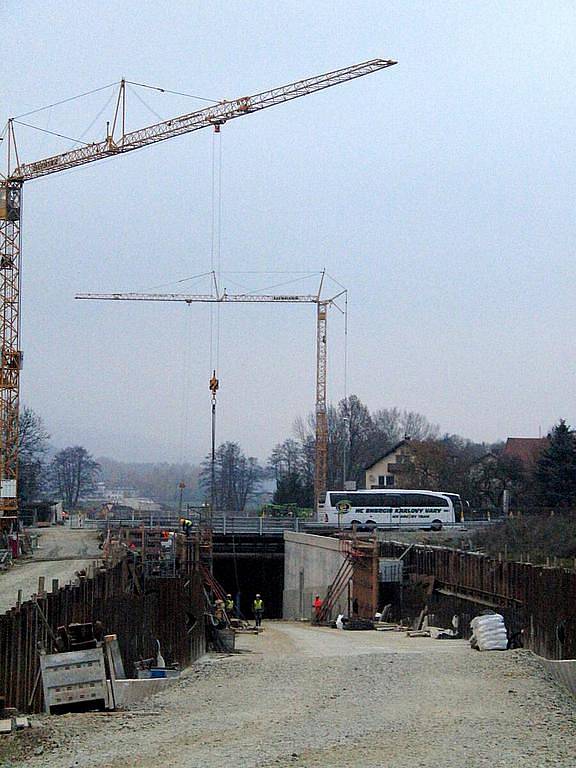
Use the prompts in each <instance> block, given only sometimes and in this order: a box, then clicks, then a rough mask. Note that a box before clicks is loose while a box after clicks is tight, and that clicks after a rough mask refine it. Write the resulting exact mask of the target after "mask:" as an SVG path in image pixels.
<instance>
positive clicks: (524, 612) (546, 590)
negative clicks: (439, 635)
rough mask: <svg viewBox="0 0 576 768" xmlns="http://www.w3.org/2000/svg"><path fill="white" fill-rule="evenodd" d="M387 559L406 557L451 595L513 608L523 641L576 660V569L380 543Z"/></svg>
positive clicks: (413, 569) (412, 568) (411, 569)
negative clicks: (570, 569) (575, 570)
mask: <svg viewBox="0 0 576 768" xmlns="http://www.w3.org/2000/svg"><path fill="white" fill-rule="evenodd" d="M380 553H381V554H382V555H383V556H385V557H400V555H403V558H402V559H403V562H404V568H405V571H407V572H408V573H411V574H415V575H420V576H425V577H432V578H433V579H434V586H435V588H436V590H437V591H440V592H444V594H445V595H446V596H447V597H450V598H452V599H454V598H457V599H461V600H463V601H468V603H469V604H471V603H473V604H475V605H476V613H479V612H480V611H481V610H482V607H483V606H484V607H491V608H498V609H502V611H504V612H506V611H511V612H513V614H514V616H515V617H516V619H517V621H518V622H519V623H520V624H521V627H522V630H523V640H524V644H525V645H526V646H527V647H528V648H530V649H531V650H533V651H535V652H536V653H538V654H539V655H541V656H544V657H546V658H548V659H569V658H576V572H574V571H569V570H565V569H563V568H550V567H547V566H539V565H532V564H530V563H518V562H514V561H506V560H500V559H495V558H492V557H488V556H487V555H483V554H479V553H475V552H464V551H461V550H455V549H448V548H445V547H431V546H423V545H412V546H411V547H409V548H408V549H407V548H406V545H405V544H401V543H399V542H393V541H388V542H381V543H380Z"/></svg>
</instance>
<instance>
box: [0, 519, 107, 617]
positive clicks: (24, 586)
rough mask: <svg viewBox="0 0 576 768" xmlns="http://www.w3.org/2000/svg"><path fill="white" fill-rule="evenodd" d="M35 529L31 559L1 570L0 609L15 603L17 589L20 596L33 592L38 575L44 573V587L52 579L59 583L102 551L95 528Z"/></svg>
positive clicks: (91, 561)
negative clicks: (19, 591) (36, 544)
mask: <svg viewBox="0 0 576 768" xmlns="http://www.w3.org/2000/svg"><path fill="white" fill-rule="evenodd" d="M34 533H38V534H39V535H40V539H39V548H38V549H37V550H34V557H33V559H32V560H29V559H22V560H17V561H15V564H14V565H13V567H12V568H11V569H10V570H9V571H3V572H2V573H0V613H5V612H6V611H7V610H9V609H10V608H11V607H12V606H13V605H14V604H15V603H16V599H17V597H18V590H19V589H21V590H22V599H23V600H27V599H28V598H29V597H30V596H31V595H32V594H34V593H35V592H36V591H37V590H38V578H39V577H40V576H44V578H45V587H46V589H47V590H50V589H51V588H52V579H58V580H59V582H60V585H61V586H62V585H64V584H67V583H68V582H69V581H70V580H71V579H73V578H74V573H75V572H76V571H78V570H80V569H81V568H87V567H88V566H89V564H90V563H93V562H94V559H93V557H94V556H98V555H101V554H102V553H101V551H100V550H99V549H98V534H97V532H96V531H89V530H71V529H70V528H64V527H61V526H56V527H52V528H38V529H37V530H35V531H34Z"/></svg>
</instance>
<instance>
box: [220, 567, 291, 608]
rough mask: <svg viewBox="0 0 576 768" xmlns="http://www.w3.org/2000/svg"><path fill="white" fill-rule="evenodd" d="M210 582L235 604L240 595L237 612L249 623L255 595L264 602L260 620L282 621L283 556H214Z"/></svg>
mask: <svg viewBox="0 0 576 768" xmlns="http://www.w3.org/2000/svg"><path fill="white" fill-rule="evenodd" d="M214 578H215V579H216V580H217V581H218V582H219V583H220V584H221V585H222V587H223V588H224V590H225V591H226V592H229V593H230V594H231V595H232V597H233V598H234V599H235V600H236V594H237V593H238V592H239V593H240V610H241V611H242V614H243V616H244V618H246V619H247V620H249V621H252V620H253V616H252V601H253V600H254V596H255V595H256V594H257V593H259V594H260V595H262V600H263V601H264V619H281V618H282V592H283V590H284V556H283V555H280V554H279V553H278V554H276V555H275V556H274V557H270V556H269V555H268V556H266V555H262V554H256V553H255V554H254V555H252V556H250V557H246V556H245V555H244V556H243V557H241V558H240V557H237V558H234V556H230V555H224V556H222V555H216V556H215V557H214Z"/></svg>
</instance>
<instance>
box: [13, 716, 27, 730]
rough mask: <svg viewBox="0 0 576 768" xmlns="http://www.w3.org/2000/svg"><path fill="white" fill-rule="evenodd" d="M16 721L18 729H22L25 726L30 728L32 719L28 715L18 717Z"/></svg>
mask: <svg viewBox="0 0 576 768" xmlns="http://www.w3.org/2000/svg"><path fill="white" fill-rule="evenodd" d="M14 722H15V725H16V730H17V731H21V730H22V729H23V728H30V720H28V718H27V717H24V716H22V717H17V718H16V719H15V721H14Z"/></svg>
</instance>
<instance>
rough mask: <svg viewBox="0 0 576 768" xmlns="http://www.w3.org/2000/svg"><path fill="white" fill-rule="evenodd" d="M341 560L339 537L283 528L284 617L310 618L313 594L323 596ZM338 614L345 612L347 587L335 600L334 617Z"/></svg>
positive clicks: (346, 612)
mask: <svg viewBox="0 0 576 768" xmlns="http://www.w3.org/2000/svg"><path fill="white" fill-rule="evenodd" d="M343 561H344V555H343V554H342V552H341V549H340V541H339V540H338V539H332V538H330V537H328V536H315V535H313V534H310V533H293V532H292V531H285V532H284V592H283V608H282V616H283V618H285V619H310V618H311V617H312V613H313V609H312V601H313V600H314V596H315V595H316V594H319V595H320V597H321V598H322V599H324V598H325V597H326V592H327V591H328V587H329V586H330V585H331V584H332V582H333V581H334V577H335V576H336V574H337V573H338V570H339V569H340V566H341V565H342V563H343ZM337 613H345V614H348V593H347V590H345V591H344V593H343V594H342V595H341V597H340V598H339V600H338V602H337V603H336V609H335V610H334V611H333V616H336V614H337Z"/></svg>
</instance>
